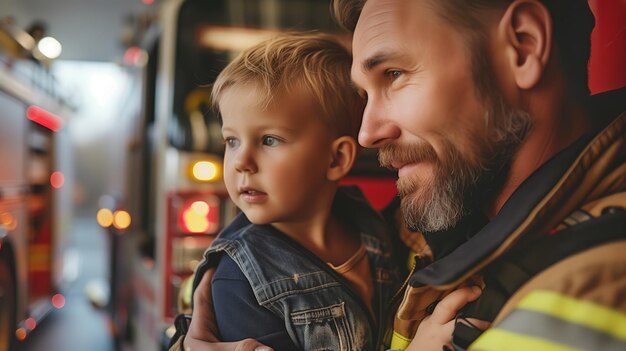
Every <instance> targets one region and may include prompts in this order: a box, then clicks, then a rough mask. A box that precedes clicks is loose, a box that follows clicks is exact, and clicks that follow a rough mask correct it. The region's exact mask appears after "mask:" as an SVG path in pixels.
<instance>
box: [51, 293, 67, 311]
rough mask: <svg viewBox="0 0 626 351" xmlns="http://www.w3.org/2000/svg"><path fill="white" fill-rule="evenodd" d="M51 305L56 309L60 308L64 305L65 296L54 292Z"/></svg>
mask: <svg viewBox="0 0 626 351" xmlns="http://www.w3.org/2000/svg"><path fill="white" fill-rule="evenodd" d="M52 306H54V308H56V309H61V308H63V306H65V296H63V295H61V294H56V295H54V296H52Z"/></svg>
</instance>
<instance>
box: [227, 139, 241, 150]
mask: <svg viewBox="0 0 626 351" xmlns="http://www.w3.org/2000/svg"><path fill="white" fill-rule="evenodd" d="M224 144H226V146H227V147H229V148H235V147H237V146H239V140H237V139H235V138H226V139H224Z"/></svg>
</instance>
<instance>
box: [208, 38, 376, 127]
mask: <svg viewBox="0 0 626 351" xmlns="http://www.w3.org/2000/svg"><path fill="white" fill-rule="evenodd" d="M351 63H352V57H351V55H350V53H349V52H348V50H347V49H346V48H345V47H344V46H342V45H341V44H340V43H339V42H338V41H337V40H335V39H334V38H332V37H331V36H329V35H326V34H319V33H301V34H294V33H291V34H283V35H279V36H277V37H274V38H272V39H269V40H265V41H263V42H261V43H259V44H257V45H255V46H253V47H251V48H249V49H247V50H245V51H243V52H242V53H241V54H240V55H239V56H237V58H235V59H234V60H233V61H232V62H231V63H230V64H229V65H228V66H226V68H224V70H223V71H222V72H221V73H220V74H219V76H218V77H217V79H216V81H215V83H214V85H213V91H212V101H213V105H214V106H215V107H218V105H219V102H220V99H221V98H222V96H223V94H224V91H225V90H227V89H228V88H230V87H242V86H252V87H254V88H255V89H258V91H257V93H258V94H259V96H260V99H259V100H260V101H259V105H260V108H267V107H268V106H270V104H273V103H278V104H279V103H280V102H279V101H276V99H281V98H289V95H290V94H300V95H301V94H308V95H310V96H311V97H312V99H313V101H312V102H313V103H315V104H316V105H317V106H318V108H319V112H320V114H321V115H322V116H321V117H322V119H323V121H324V122H325V123H326V124H327V125H328V127H329V128H330V130H331V131H332V132H333V133H335V134H336V135H337V136H341V135H349V136H352V137H355V138H356V136H357V134H358V130H359V128H360V126H361V119H362V116H363V108H364V102H363V101H362V99H361V98H360V97H359V96H358V95H357V93H356V91H355V89H354V87H353V86H352V84H351V80H350V65H351Z"/></svg>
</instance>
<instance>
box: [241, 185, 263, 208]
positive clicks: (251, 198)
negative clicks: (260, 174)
mask: <svg viewBox="0 0 626 351" xmlns="http://www.w3.org/2000/svg"><path fill="white" fill-rule="evenodd" d="M239 197H240V198H241V199H242V200H243V201H244V202H247V203H250V204H255V203H260V202H263V201H265V200H266V199H267V194H266V193H264V192H262V191H259V190H256V189H253V188H249V187H242V188H239Z"/></svg>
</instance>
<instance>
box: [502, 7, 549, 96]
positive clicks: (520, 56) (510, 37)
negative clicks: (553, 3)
mask: <svg viewBox="0 0 626 351" xmlns="http://www.w3.org/2000/svg"><path fill="white" fill-rule="evenodd" d="M498 31H499V32H500V34H501V35H502V36H503V37H504V40H505V45H506V46H507V50H506V61H507V65H508V66H509V68H510V69H511V72H512V73H513V78H514V79H515V82H516V84H517V86H518V87H519V88H521V89H530V88H532V87H534V86H535V85H537V84H538V83H539V81H540V80H541V77H542V75H543V72H544V70H545V68H546V66H547V65H548V61H549V60H550V55H551V49H552V17H551V16H550V12H549V11H548V9H547V8H546V7H545V6H544V5H543V4H542V3H541V2H539V1H538V0H515V1H513V2H512V3H511V4H510V5H509V7H508V8H507V10H506V11H505V13H504V16H502V19H501V21H500V24H499V26H498Z"/></svg>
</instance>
